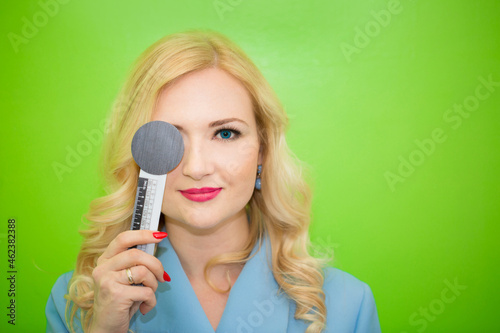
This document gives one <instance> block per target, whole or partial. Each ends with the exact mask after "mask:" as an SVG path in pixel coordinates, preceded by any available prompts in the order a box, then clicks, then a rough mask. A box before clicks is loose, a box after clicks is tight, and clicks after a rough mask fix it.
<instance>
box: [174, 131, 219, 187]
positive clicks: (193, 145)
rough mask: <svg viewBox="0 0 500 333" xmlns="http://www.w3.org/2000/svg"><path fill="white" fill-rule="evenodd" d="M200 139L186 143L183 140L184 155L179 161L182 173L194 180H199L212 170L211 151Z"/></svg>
mask: <svg viewBox="0 0 500 333" xmlns="http://www.w3.org/2000/svg"><path fill="white" fill-rule="evenodd" d="M200 141H201V140H200ZM200 141H194V142H193V141H191V142H188V143H187V144H186V142H185V144H184V157H183V159H182V162H181V163H182V174H183V175H184V176H187V177H190V178H192V179H194V180H201V179H202V178H203V177H205V176H207V175H210V174H212V173H213V172H214V166H213V163H212V162H211V159H210V155H211V153H210V151H209V149H208V147H205V146H204V145H203V143H202V142H200Z"/></svg>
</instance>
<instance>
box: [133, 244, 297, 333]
mask: <svg viewBox="0 0 500 333" xmlns="http://www.w3.org/2000/svg"><path fill="white" fill-rule="evenodd" d="M157 257H158V259H159V260H160V261H161V262H162V264H163V267H164V268H165V271H166V272H168V273H169V275H170V277H171V278H172V281H171V282H167V283H162V284H160V285H159V286H158V289H157V291H156V299H157V305H156V307H155V308H154V309H153V310H151V311H150V312H149V313H147V314H146V315H145V316H142V315H141V313H140V312H139V311H137V313H136V314H135V315H134V317H133V319H132V322H131V323H132V325H131V328H132V327H134V326H135V328H132V329H133V330H134V331H136V332H148V331H151V332H153V331H154V332H160V331H161V332H214V330H213V328H212V325H210V322H209V321H208V318H207V316H206V315H205V312H204V311H203V308H202V307H201V304H200V302H199V301H198V298H197V297H196V294H195V292H194V290H193V288H192V287H191V283H190V282H189V279H188V278H187V276H186V274H185V273H184V270H183V268H182V266H181V263H180V261H179V258H178V257H177V254H176V253H175V250H174V249H173V247H172V245H171V244H170V241H169V240H168V238H165V239H164V240H162V242H161V243H160V244H159V245H158V250H157ZM270 258H271V247H270V242H269V239H268V237H264V239H263V240H262V241H259V242H257V244H256V245H255V247H254V248H253V250H252V254H251V258H250V259H249V260H248V261H247V262H246V264H245V266H244V267H243V269H242V271H241V273H240V275H239V276H238V278H237V280H236V282H235V283H234V285H233V287H232V288H231V291H230V292H229V298H228V300H227V303H226V307H225V309H224V313H223V314H222V318H221V320H220V322H219V325H218V327H217V330H216V333H226V332H227V333H229V332H262V331H265V332H286V331H287V326H288V321H289V318H288V317H289V301H288V298H287V297H286V295H284V293H280V292H279V286H278V284H277V283H276V281H275V279H274V276H273V274H272V270H271V260H270Z"/></svg>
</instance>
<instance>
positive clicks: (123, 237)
mask: <svg viewBox="0 0 500 333" xmlns="http://www.w3.org/2000/svg"><path fill="white" fill-rule="evenodd" d="M153 234H156V235H157V237H160V238H155V236H154V235H153ZM165 237H166V233H163V232H157V231H151V230H127V231H124V232H122V233H120V234H118V236H116V237H115V239H113V240H112V241H111V243H110V244H109V246H108V247H107V248H106V250H105V251H104V253H103V254H102V255H101V257H100V258H99V259H101V258H102V259H109V258H112V257H114V256H115V255H117V254H118V253H120V252H123V251H125V250H128V249H129V248H130V247H132V246H135V245H139V244H149V243H159V242H161V240H162V239H163V238H165Z"/></svg>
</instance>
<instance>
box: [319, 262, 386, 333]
mask: <svg viewBox="0 0 500 333" xmlns="http://www.w3.org/2000/svg"><path fill="white" fill-rule="evenodd" d="M324 274H325V281H324V284H323V291H324V293H325V304H326V307H327V330H328V326H330V325H333V326H335V330H334V331H335V332H337V331H339V332H347V331H349V332H357V333H358V332H363V333H364V332H367V333H368V332H370V333H371V332H380V324H379V320H378V314H377V308H376V305H375V298H374V296H373V293H372V291H371V289H370V287H369V286H368V284H366V283H365V282H363V281H361V280H359V279H358V278H356V277H354V276H353V275H351V274H349V273H346V272H344V271H342V270H340V269H337V268H332V267H328V268H326V269H324ZM328 331H330V330H328ZM332 332H333V331H332Z"/></svg>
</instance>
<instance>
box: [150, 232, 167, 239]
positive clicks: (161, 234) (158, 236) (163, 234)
mask: <svg viewBox="0 0 500 333" xmlns="http://www.w3.org/2000/svg"><path fill="white" fill-rule="evenodd" d="M167 236H168V234H167V233H166V232H160V231H159V232H153V237H154V238H156V239H163V238H165V237H167Z"/></svg>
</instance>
